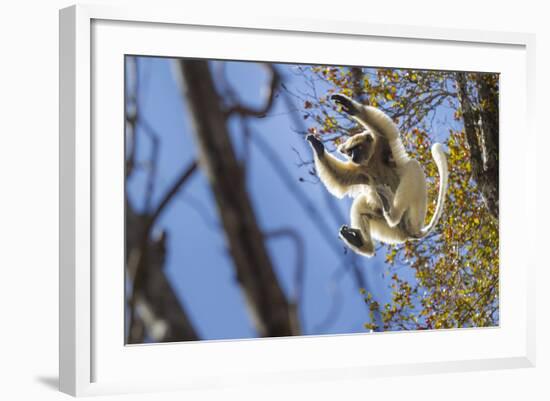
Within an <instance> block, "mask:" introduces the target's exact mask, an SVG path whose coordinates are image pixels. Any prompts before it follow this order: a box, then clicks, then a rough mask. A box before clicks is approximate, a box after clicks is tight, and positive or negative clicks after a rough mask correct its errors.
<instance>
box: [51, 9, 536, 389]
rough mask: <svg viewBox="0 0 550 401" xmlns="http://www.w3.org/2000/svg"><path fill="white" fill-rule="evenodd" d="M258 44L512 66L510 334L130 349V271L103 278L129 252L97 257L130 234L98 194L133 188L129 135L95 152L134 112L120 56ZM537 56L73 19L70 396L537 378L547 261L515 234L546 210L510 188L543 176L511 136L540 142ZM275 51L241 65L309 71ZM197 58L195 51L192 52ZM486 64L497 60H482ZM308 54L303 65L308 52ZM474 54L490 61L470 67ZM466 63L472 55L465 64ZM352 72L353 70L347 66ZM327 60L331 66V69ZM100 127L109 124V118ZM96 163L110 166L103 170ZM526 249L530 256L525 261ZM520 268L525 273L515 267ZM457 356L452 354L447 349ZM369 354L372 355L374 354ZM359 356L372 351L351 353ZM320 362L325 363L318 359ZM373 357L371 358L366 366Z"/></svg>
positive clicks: (389, 35) (128, 19)
mask: <svg viewBox="0 0 550 401" xmlns="http://www.w3.org/2000/svg"><path fill="white" fill-rule="evenodd" d="M186 30H187V31H186ZM190 30H192V34H193V35H198V36H197V38H198V37H201V38H202V39H204V40H205V42H204V43H212V46H205V47H208V51H206V50H204V49H203V48H199V47H195V48H192V49H191V48H188V49H187V50H185V49H183V50H182V49H181V48H180V49H179V50H178V49H176V47H177V45H178V44H177V43H176V42H177V41H176V40H175V39H174V40H171V39H169V38H171V37H175V36H171V35H180V34H181V35H189V34H190V33H189V32H188V31H190ZM145 33H146V34H145ZM260 33H261V35H262V40H264V41H266V42H269V41H275V42H273V43H277V42H276V40H285V39H284V38H287V39H288V40H290V39H292V40H295V39H296V38H294V37H293V35H294V36H296V37H297V38H298V39H300V38H301V40H303V41H304V43H306V44H311V46H312V49H313V50H314V49H315V46H320V44H319V43H321V41H324V42H323V43H327V46H334V44H329V43H330V42H331V41H332V40H334V39H335V38H337V40H338V43H339V44H338V46H339V47H346V46H349V48H350V49H354V48H356V47H357V46H362V43H363V41H364V42H365V43H366V42H369V41H371V42H372V43H374V44H373V46H375V45H376V43H379V42H380V41H384V47H388V48H391V47H392V46H403V43H405V44H407V47H410V48H411V49H414V48H415V46H418V47H419V48H421V47H422V46H437V48H438V50H439V52H440V53H439V58H440V59H441V60H439V61H438V60H437V59H435V58H434V60H432V61H426V60H419V59H418V57H416V56H414V54H412V55H410V57H411V58H410V59H409V61H408V62H409V65H407V66H415V67H416V66H417V67H422V68H426V67H431V68H436V69H437V68H448V67H449V65H451V66H454V67H455V68H456V69H464V70H483V68H488V67H487V66H488V65H491V66H492V67H493V71H494V70H495V69H494V68H495V67H496V69H499V68H498V66H499V65H500V66H501V67H502V70H501V71H505V73H504V72H502V73H503V74H504V75H503V77H504V78H505V80H504V83H505V84H504V85H503V86H502V95H501V96H502V98H501V106H502V111H503V112H502V113H501V115H502V120H501V124H502V125H501V128H502V140H501V161H502V162H501V186H502V189H501V199H502V202H501V237H502V241H501V244H502V245H501V257H502V263H501V266H502V272H501V299H502V301H501V306H502V308H503V309H502V313H501V316H502V319H501V321H502V322H501V325H500V327H499V328H495V329H481V330H477V329H467V330H464V329H463V330H458V331H453V330H438V331H433V332H422V333H417V332H413V333H394V334H392V333H382V334H377V335H375V336H372V335H368V334H364V335H363V334H358V335H343V336H317V337H309V338H291V339H287V338H284V339H259V340H246V341H219V342H215V341H212V342H198V343H193V344H182V343H179V344H178V343H176V344H164V345H152V346H145V345H144V346H132V347H127V346H124V341H123V333H120V332H119V331H120V327H122V326H123V322H122V317H121V314H120V312H121V310H122V309H123V306H122V304H123V301H122V299H123V297H121V296H120V294H122V291H123V288H122V286H121V285H120V284H121V280H123V276H122V270H123V265H122V264H120V269H119V270H120V271H119V272H118V273H116V269H114V270H113V269H111V270H113V271H115V273H113V276H112V277H111V276H109V275H106V274H103V273H104V271H103V270H101V266H104V265H105V264H106V263H109V264H110V265H115V266H117V265H118V262H119V261H120V260H121V259H120V258H119V256H120V254H119V253H117V251H116V249H115V250H114V251H113V252H108V251H105V252H103V251H102V252H99V253H98V252H96V251H97V249H98V246H99V248H101V245H100V242H101V241H102V238H103V237H104V236H105V237H107V236H108V235H110V234H109V233H107V232H98V230H99V231H101V230H104V227H105V224H103V223H104V221H102V220H101V219H105V220H109V221H111V222H112V224H119V225H120V226H117V227H115V229H113V230H111V231H112V232H114V233H115V234H116V233H117V232H119V230H117V228H121V227H122V224H123V221H122V220H121V219H120V216H121V215H120V210H121V208H122V203H121V204H120V209H116V210H114V209H113V212H112V213H113V214H109V213H110V212H105V210H104V208H103V206H102V205H105V204H111V203H117V199H120V194H121V191H122V187H120V188H119V189H118V190H114V191H112V192H113V193H110V194H106V195H105V198H101V199H99V198H97V196H96V195H97V193H103V194H105V191H102V189H101V186H102V185H110V186H111V188H112V187H113V185H114V186H115V187H116V186H117V185H119V184H120V185H121V181H120V180H118V178H120V177H119V175H118V174H117V171H119V170H117V169H119V168H121V167H122V163H120V162H119V161H120V160H122V159H119V158H122V157H123V154H121V153H120V151H121V150H122V147H121V143H122V142H121V141H122V131H120V132H121V135H120V138H119V139H116V136H113V137H114V138H115V139H113V141H115V142H112V143H106V142H105V141H104V140H100V141H97V140H96V138H94V134H93V132H94V129H98V127H100V128H102V127H103V125H102V124H103V123H108V122H110V123H112V124H114V125H112V127H117V125H116V124H120V125H121V124H122V118H121V117H120V114H119V117H120V118H119V121H118V122H115V121H114V119H115V117H113V118H110V117H107V114H104V113H110V111H109V110H111V111H113V112H114V113H116V112H122V110H123V104H122V103H121V102H119V100H120V99H121V96H122V91H120V93H118V92H117V93H114V92H116V91H117V90H120V89H121V86H120V83H121V81H120V79H121V77H122V75H123V73H122V69H120V70H117V69H116V68H114V69H113V68H111V67H112V66H113V65H114V66H122V59H121V58H120V55H121V54H125V53H126V52H127V53H133V54H147V55H170V56H185V55H187V56H192V57H197V56H203V57H214V56H215V57H217V58H231V57H232V56H234V53H231V52H232V51H234V50H231V46H230V45H228V44H227V43H225V44H224V46H223V48H221V47H219V48H216V46H215V40H216V37H219V36H217V35H219V34H225V35H228V37H231V39H232V40H233V42H232V43H234V41H239V40H240V41H243V42H242V43H247V44H249V43H248V42H245V41H247V40H248V39H247V38H250V41H251V43H252V42H254V40H252V39H257V38H253V36H254V35H258V34H260ZM213 34H214V35H213ZM201 35H203V36H201ZM208 36H210V38H208ZM167 38H168V39H167ZM207 40H210V41H211V42H207ZM377 41H378V42H377ZM369 43H370V42H369ZM295 46H297V45H295ZM243 47H244V46H243ZM282 47H284V46H282ZM290 47H292V46H290ZM534 47H535V38H534V35H530V34H521V33H505V32H482V31H470V30H451V29H435V28H426V27H412V26H397V25H373V24H368V23H362V22H335V21H317V20H293V19H292V18H290V17H289V18H284V19H278V18H269V17H258V16H244V15H243V16H242V17H241V18H239V19H235V18H232V19H230V20H229V19H224V18H220V17H214V16H212V15H200V14H188V13H187V12H186V10H185V9H182V10H166V9H159V8H155V7H150V8H149V7H147V8H137V7H131V8H130V7H128V8H112V7H108V6H95V5H94V6H91V5H86V6H82V5H79V6H72V7H69V8H66V9H63V10H61V12H60V328H59V329H60V366H59V374H60V389H61V391H63V392H66V393H69V394H72V395H77V396H80V395H94V394H109V393H127V392H134V391H164V390H170V389H197V388H212V387H218V386H231V385H242V384H245V383H248V382H256V383H262V382H268V383H288V382H293V381H305V380H329V379H339V378H351V379H359V378H362V377H372V376H380V375H400V374H405V373H406V374H411V373H429V372H439V371H466V370H480V369H502V368H512V367H530V366H534V363H535V328H534V324H535V322H534V316H535V315H534V310H535V305H534V302H535V294H534V288H535V284H534V270H535V263H536V262H535V260H534V259H533V256H532V255H534V254H535V252H531V251H530V250H531V249H533V247H534V246H535V245H534V244H531V243H529V241H528V240H529V239H528V238H527V239H522V238H519V236H515V235H514V232H534V231H535V227H534V224H535V219H534V218H533V216H535V214H536V210H534V208H533V205H532V204H530V203H529V202H528V199H527V195H526V192H527V191H515V192H514V191H513V188H512V186H511V185H508V183H511V182H515V183H516V185H524V186H525V187H526V188H528V187H534V186H535V185H534V180H535V177H534V175H533V174H529V171H534V170H535V165H536V160H535V153H534V151H532V150H530V149H528V148H527V147H523V148H521V149H515V150H514V149H513V147H512V146H513V144H512V143H511V141H510V140H511V139H512V137H511V135H512V133H513V130H512V128H515V129H521V130H522V132H525V133H524V134H523V135H524V137H525V138H527V139H529V138H531V139H533V140H534V136H535V133H534V129H533V121H534V119H533V115H532V110H534V109H535V108H534V104H533V103H534ZM263 48H264V49H263V50H258V48H255V49H253V45H252V44H250V47H248V46H247V47H246V49H243V50H241V51H242V54H241V55H240V58H241V59H256V60H259V59H261V60H264V59H267V58H273V57H275V58H276V59H277V58H278V59H279V61H300V60H299V57H305V56H295V57H297V58H293V57H294V56H293V57H291V56H284V55H280V54H277V55H272V56H265V54H268V53H265V52H267V51H272V52H275V51H278V50H276V48H275V47H273V46H268V45H266V46H263ZM306 48H309V47H306ZM402 48H403V49H405V48H404V47H402ZM270 49H271V50H270ZM287 50H288V49H287ZM290 50H292V49H289V51H290ZM432 50H433V49H432ZM185 51H188V52H190V53H187V54H185ZM425 51H427V50H425ZM182 52H183V53H182ZM216 52H218V53H216ZM224 52H226V53H224ZM487 52H492V53H490V54H489V55H487V54H485V56H483V55H482V54H483V53H487ZM300 53H304V48H303V47H302V48H301V50H300ZM382 53H383V54H382ZM470 53H472V54H475V55H479V57H469V55H470ZM450 54H453V55H454V56H453V57H455V58H456V59H455V61H454V62H453V63H454V64H446V63H447V61H446V60H445V56H446V55H450ZM460 54H463V56H462V57H460ZM262 55H263V56H262ZM280 57H283V59H280ZM323 57H330V56H323ZM333 57H334V56H333ZM342 57H348V58H346V59H345V60H346V61H347V62H348V63H349V64H353V63H355V64H358V65H365V64H366V63H362V62H361V60H362V58H361V57H362V56H361V54H354V53H353V54H352V52H349V54H348V55H346V56H342ZM377 57H382V58H381V60H384V61H383V62H384V64H383V65H384V66H396V65H400V61H399V59H398V58H392V57H403V55H400V56H397V55H393V54H391V53H390V52H389V51H385V52H380V55H379V56H377ZM342 60H344V58H342V59H339V60H338V61H342ZM319 61H320V62H326V63H330V62H331V60H330V59H319ZM334 61H335V60H332V63H334ZM109 63H114V64H109ZM117 63H119V64H117ZM394 63H397V64H394ZM484 63H486V64H484ZM499 63H500V64H499ZM484 65H485V67H484ZM514 68H515V69H514ZM499 70H500V69H499ZM94 85H99V87H97V86H94ZM106 90H110V91H113V96H105V93H107V92H106ZM511 92H513V93H514V97H513V98H512V96H510V95H509V94H510V93H511ZM105 110H107V111H105ZM506 111H513V113H512V112H506ZM505 112H506V113H505ZM109 115H110V114H109ZM102 116H106V118H104V119H103V117H102ZM113 116H114V114H113ZM111 120H112V121H111ZM505 123H506V125H504V124H505ZM117 141H118V142H117ZM512 150H514V152H515V155H516V160H517V161H516V163H517V164H516V166H515V168H514V169H511V168H509V166H508V165H507V164H506V160H509V158H507V155H508V154H509V152H511V151H512ZM117 152H118V153H117ZM98 155H101V160H99V158H98ZM117 166H118V167H117ZM112 171H114V173H110V174H109V175H110V176H111V177H112V180H111V181H110V182H109V183H108V184H106V183H105V180H101V179H99V180H98V179H97V177H105V176H106V175H105V174H106V172H112ZM117 180H118V181H117ZM517 183H521V184H517ZM101 196H103V195H101ZM113 200H114V202H111V201H113ZM518 211H521V212H518ZM104 213H107V214H109V216H107V215H106V214H104ZM119 234H120V232H119ZM119 234H116V235H119ZM98 235H99V236H98ZM120 238H121V237H120V235H119V237H116V238H115V240H114V244H115V245H114V246H119V247H120V248H121V249H120V252H122V251H123V250H122V248H123V245H122V244H123V243H122V242H120V241H119V240H120ZM94 241H95V242H94ZM511 245H514V247H512V246H511ZM518 249H521V250H523V251H522V253H521V254H519V253H518V252H519V251H518ZM109 259H112V260H109ZM98 266H99V267H98ZM513 266H516V269H513ZM518 266H519V267H520V268H521V270H520V269H517V267H518ZM121 277H122V278H121ZM99 287H100V288H101V290H100V291H99V290H98V288H99ZM113 300H114V301H113ZM113 302H114V303H113ZM119 303H120V304H119ZM108 308H109V309H111V311H108V310H107V309H108ZM111 312H112V314H111ZM109 322H111V323H112V324H113V326H110V323H109ZM117 336H118V337H117ZM445 344H452V346H448V347H445ZM419 345H423V346H427V345H432V346H433V352H423V353H422V354H420V353H419V352H411V349H413V348H415V347H417V346H419ZM388 346H391V347H392V349H394V352H395V353H396V354H399V350H401V351H402V352H401V354H400V356H399V357H396V356H395V355H393V356H392V355H389V354H388V353H384V352H383V350H384V349H388V348H387V347H388ZM369 347H371V348H372V349H370V350H369ZM447 348H448V349H447ZM350 350H362V351H361V352H349V351H350ZM376 350H379V351H378V352H377V351H376ZM362 352H364V353H365V354H362ZM367 353H368V354H367ZM178 354H179V356H178ZM288 354H292V355H295V356H296V358H295V360H293V363H292V366H288V365H289V363H288V359H286V358H282V357H280V355H288ZM181 355H185V356H186V358H185V361H186V362H182V360H183V359H182V358H181ZM220 355H221V356H220ZM316 355H322V357H315V356H316ZM365 355H369V356H368V358H365ZM212 358H217V360H218V363H216V364H214V367H213V366H212V364H211V363H209V364H207V363H205V362H204V361H212ZM160 362H162V365H163V366H164V367H165V368H164V370H163V369H161V368H160V367H159V366H160V365H161V363H160ZM136 364H138V365H140V372H137V371H136V370H135V369H132V368H131V367H132V366H136ZM175 365H177V366H178V369H177V370H178V371H179V373H178V374H177V375H174V374H169V371H170V370H171V371H174V370H175V369H174V368H173V367H174V366H175ZM182 365H183V366H182ZM123 367H124V368H123Z"/></svg>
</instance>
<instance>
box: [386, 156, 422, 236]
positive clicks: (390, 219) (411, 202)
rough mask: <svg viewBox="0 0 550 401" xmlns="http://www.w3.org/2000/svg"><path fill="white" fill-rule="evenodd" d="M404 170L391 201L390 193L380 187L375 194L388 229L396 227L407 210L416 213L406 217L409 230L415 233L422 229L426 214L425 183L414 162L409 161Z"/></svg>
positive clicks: (418, 166)
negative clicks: (380, 203) (378, 198)
mask: <svg viewBox="0 0 550 401" xmlns="http://www.w3.org/2000/svg"><path fill="white" fill-rule="evenodd" d="M404 170H405V173H404V174H403V175H401V177H400V180H399V185H398V187H397V189H396V190H395V195H394V196H393V199H392V198H391V191H389V192H388V191H385V190H383V188H381V187H380V188H377V193H378V196H379V197H380V200H381V202H382V209H383V213H384V218H385V219H386V222H387V223H388V225H389V226H390V227H395V226H397V225H398V224H399V222H400V221H401V219H402V218H403V215H404V213H405V212H406V211H407V210H409V209H412V210H415V211H418V216H416V213H414V214H413V215H409V217H408V220H409V221H408V224H409V225H410V227H409V229H410V230H412V232H417V231H418V230H420V228H421V227H422V224H423V222H424V218H425V214H426V212H425V208H426V205H425V203H426V181H425V178H424V175H423V174H424V173H423V171H422V167H421V166H420V164H419V163H418V162H417V161H416V160H410V161H409V162H408V163H407V165H406V166H405V169H404ZM411 218H412V219H411Z"/></svg>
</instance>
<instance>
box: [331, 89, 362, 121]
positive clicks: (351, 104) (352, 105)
mask: <svg viewBox="0 0 550 401" xmlns="http://www.w3.org/2000/svg"><path fill="white" fill-rule="evenodd" d="M330 98H331V100H333V101H334V103H336V104H339V105H340V106H341V107H342V110H344V111H345V112H346V113H348V114H349V115H351V116H355V115H357V114H359V109H358V103H357V102H355V101H354V100H352V99H350V98H349V97H347V96H345V95H341V94H339V93H337V94H336V95H332V96H331V97H330Z"/></svg>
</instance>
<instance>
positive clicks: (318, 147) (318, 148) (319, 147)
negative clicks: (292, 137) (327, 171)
mask: <svg viewBox="0 0 550 401" xmlns="http://www.w3.org/2000/svg"><path fill="white" fill-rule="evenodd" d="M306 140H307V141H308V142H309V144H310V145H311V147H312V148H313V150H314V151H315V153H316V154H317V156H321V155H323V154H324V153H325V145H323V142H321V141H320V140H319V138H317V137H316V136H315V135H312V134H309V135H308V136H306Z"/></svg>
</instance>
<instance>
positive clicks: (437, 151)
mask: <svg viewBox="0 0 550 401" xmlns="http://www.w3.org/2000/svg"><path fill="white" fill-rule="evenodd" d="M432 156H433V158H434V161H435V164H436V166H437V170H438V171H439V194H438V195H437V205H436V207H435V212H434V215H433V216H432V219H431V221H430V223H429V224H428V225H427V226H426V227H424V228H422V230H421V237H425V236H426V235H428V234H429V233H430V232H431V231H432V230H433V229H434V227H435V225H436V224H437V222H438V221H439V218H440V217H441V213H442V212H443V206H444V205H445V194H446V193H447V180H448V177H449V169H448V167H447V158H446V157H445V152H443V145H441V144H440V143H435V144H434V145H433V146H432Z"/></svg>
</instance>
